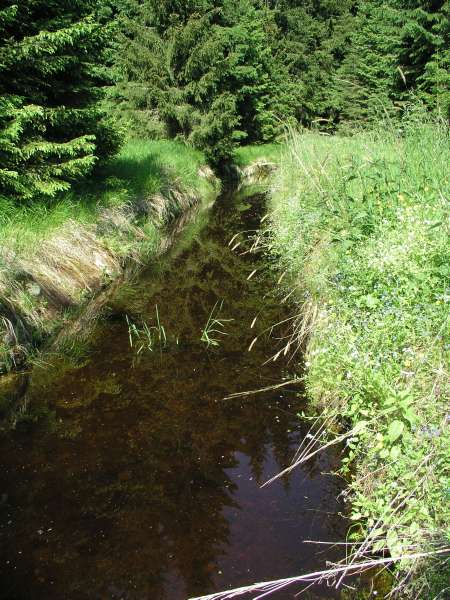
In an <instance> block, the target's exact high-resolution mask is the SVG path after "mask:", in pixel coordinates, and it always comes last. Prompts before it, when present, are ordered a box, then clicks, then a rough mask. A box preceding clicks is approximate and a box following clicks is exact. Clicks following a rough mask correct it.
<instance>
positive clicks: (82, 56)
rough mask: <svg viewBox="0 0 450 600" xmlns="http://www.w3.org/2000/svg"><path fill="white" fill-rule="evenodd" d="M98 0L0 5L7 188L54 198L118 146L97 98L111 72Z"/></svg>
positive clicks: (2, 178) (1, 145)
mask: <svg viewBox="0 0 450 600" xmlns="http://www.w3.org/2000/svg"><path fill="white" fill-rule="evenodd" d="M94 5H95V3H93V2H91V1H90V0H78V1H76V2H72V1H69V0H65V1H64V2H56V1H54V0H52V1H50V2H49V1H46V2H44V1H42V0H40V1H36V0H33V1H32V0H25V1H23V2H20V3H14V2H13V0H8V1H7V2H5V3H4V7H3V8H2V9H1V10H0V161H1V167H0V194H2V195H4V196H7V197H12V198H15V199H17V200H30V199H34V198H39V197H50V198H52V197H54V196H56V195H57V194H58V193H59V192H62V191H65V190H67V189H69V187H70V185H71V183H72V182H74V181H77V180H78V179H80V178H81V177H83V176H84V175H86V174H87V173H89V172H90V171H91V170H92V167H93V166H94V164H95V163H96V161H97V159H98V158H99V157H106V156H108V155H110V154H112V153H114V152H115V151H116V150H117V147H118V142H119V139H118V136H117V133H116V132H115V130H114V128H113V127H112V125H111V124H110V123H109V122H108V120H107V119H106V118H105V116H104V115H103V114H102V113H101V111H100V110H99V107H98V101H99V99H100V98H101V90H102V87H104V86H105V85H106V84H107V83H110V79H109V77H108V75H107V72H106V69H105V68H104V65H103V63H102V61H103V58H104V56H105V48H106V44H107V39H108V30H107V28H106V27H104V26H102V25H100V24H99V23H98V22H97V21H96V20H95V18H94V16H93V15H92V11H93V8H94Z"/></svg>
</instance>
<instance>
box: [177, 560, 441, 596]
mask: <svg viewBox="0 0 450 600" xmlns="http://www.w3.org/2000/svg"><path fill="white" fill-rule="evenodd" d="M449 552H450V548H441V549H439V550H434V551H432V552H418V553H414V554H404V555H402V556H398V557H394V558H378V559H372V560H366V561H363V562H360V563H358V564H353V565H351V566H350V567H349V566H348V565H344V566H334V567H333V568H331V569H324V570H322V571H315V572H313V573H308V574H306V575H298V576H295V577H289V578H286V579H277V580H274V581H263V582H260V583H254V584H251V585H247V586H244V587H240V588H236V589H234V590H228V591H225V592H218V593H214V594H208V595H206V596H198V597H195V598H190V599H189V600H231V598H237V597H238V596H242V595H244V594H251V593H257V594H258V596H254V597H253V600H261V598H265V597H267V596H270V595H271V594H273V593H275V592H277V591H279V590H282V589H284V588H286V587H288V586H291V585H293V584H295V583H321V582H323V581H326V582H327V583H328V582H330V581H333V580H335V579H336V576H337V575H340V574H341V573H342V572H344V571H345V572H347V573H348V572H349V571H351V574H352V575H357V574H360V573H362V572H364V571H366V570H372V569H376V568H377V567H381V566H386V565H387V566H389V565H392V564H394V563H396V562H400V561H406V560H409V561H415V560H420V559H421V558H426V557H429V556H437V555H442V554H448V553H449ZM260 592H263V593H262V594H260Z"/></svg>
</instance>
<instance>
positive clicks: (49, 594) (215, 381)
mask: <svg viewBox="0 0 450 600" xmlns="http://www.w3.org/2000/svg"><path fill="white" fill-rule="evenodd" d="M263 210H264V197H263V196H262V195H261V194H254V195H251V196H249V197H245V195H242V194H237V193H234V194H231V193H228V194H224V195H223V196H222V197H221V198H220V199H219V200H218V201H217V202H216V203H215V204H214V205H213V206H212V207H210V208H209V209H208V210H204V211H203V212H200V213H199V214H198V215H197V218H196V219H195V221H194V222H193V223H192V224H191V225H188V226H187V227H186V228H185V229H184V230H183V233H182V234H181V235H180V237H179V239H178V240H177V242H176V243H175V245H174V246H173V248H172V249H171V250H170V251H169V252H168V253H167V254H166V256H165V257H163V259H161V260H160V261H159V262H158V265H157V266H154V267H152V268H150V269H148V270H146V271H145V272H143V273H142V274H141V275H140V276H139V278H138V280H137V281H135V282H134V283H132V284H127V285H124V286H123V287H122V289H121V290H120V291H119V292H118V293H117V294H116V296H115V297H113V298H111V300H110V301H109V306H108V311H107V314H106V316H105V318H102V320H100V321H99V323H98V324H97V326H96V328H95V332H94V334H93V338H92V344H91V348H90V353H89V358H88V359H87V360H82V361H81V362H79V363H78V364H77V365H76V366H67V365H65V368H64V369H61V368H60V367H59V366H56V364H53V363H52V361H51V360H49V364H48V365H44V367H41V368H40V369H37V370H36V373H35V374H34V375H33V376H32V381H31V384H30V388H29V392H28V394H29V398H28V399H29V402H30V403H31V404H32V405H35V404H37V405H39V404H40V403H41V404H43V405H46V406H49V408H50V411H51V414H52V416H51V417H49V418H48V419H47V425H46V426H45V427H44V426H39V427H37V428H31V430H27V431H20V430H19V431H17V432H15V433H14V434H13V435H9V436H5V437H4V438H3V439H2V440H1V441H0V453H1V454H0V456H1V462H2V468H1V473H0V498H1V500H0V547H1V548H0V590H1V592H0V598H1V599H2V600H25V599H27V600H62V599H68V600H78V599H79V600H83V599H117V600H119V599H122V600H138V599H139V600H141V599H142V600H147V599H148V600H186V599H187V598H189V597H191V596H197V595H201V594H206V593H209V592H213V591H219V590H221V589H227V588H232V587H236V586H240V585H245V584H250V583H253V582H256V581H260V580H268V579H271V578H279V577H287V576H291V575H295V574H298V573H300V572H307V571H310V570H311V571H312V570H316V569H317V568H323V567H324V566H325V563H326V560H327V559H335V558H336V553H335V552H336V551H335V550H332V549H328V548H329V547H328V546H320V547H317V546H313V545H310V544H305V543H303V542H304V540H321V541H335V540H342V539H343V538H344V537H345V527H346V524H345V522H344V520H343V519H342V518H340V517H339V516H338V511H339V510H342V506H341V505H339V503H338V501H337V499H336V498H337V496H338V494H339V492H340V490H341V487H340V486H341V484H340V483H339V481H338V479H337V478H336V477H334V476H332V475H331V474H330V472H331V471H333V470H335V469H336V467H337V465H338V460H339V457H338V456H337V455H335V454H333V452H330V453H328V454H326V453H325V454H321V455H320V456H318V457H317V458H316V459H313V460H312V461H311V462H310V463H309V464H308V465H307V466H306V467H305V468H303V469H299V470H297V471H295V472H294V473H293V474H292V475H291V476H290V477H288V478H285V479H283V480H280V481H277V482H276V483H274V484H272V485H271V486H269V487H265V488H263V489H261V488H260V485H261V484H262V483H263V482H264V481H266V480H267V479H268V478H269V477H271V476H272V475H274V474H276V473H277V472H278V471H279V470H281V469H282V468H283V467H285V466H286V465H287V464H289V462H290V460H291V458H292V456H293V453H294V452H295V448H296V447H297V445H298V444H299V442H300V441H301V439H302V438H303V436H304V435H305V434H306V432H307V428H308V426H307V424H302V423H301V421H300V420H299V418H298V416H297V413H298V412H299V411H300V410H301V409H302V407H303V405H304V404H303V400H302V398H301V396H300V394H299V389H298V388H293V387H292V386H291V387H290V386H288V387H287V388H282V389H281V390H273V391H269V392H265V393H261V394H259V395H256V396H249V397H243V398H239V399H234V400H223V398H224V397H225V396H228V395H229V394H232V393H234V392H239V391H243V390H254V389H259V388H263V387H267V386H271V385H273V384H277V383H280V382H282V381H283V380H286V379H289V378H292V376H293V374H294V368H295V364H294V363H295V362H296V361H294V362H293V363H289V361H288V358H289V357H280V359H279V360H278V361H277V362H266V361H267V360H268V359H269V358H270V357H271V356H272V355H273V354H275V353H276V351H277V350H278V349H279V347H280V341H279V340H277V337H281V336H282V335H283V334H284V333H286V329H285V328H284V329H283V327H278V328H276V329H275V330H271V326H272V325H273V324H275V323H278V322H280V321H282V320H283V319H285V318H287V317H288V316H290V313H291V310H292V307H291V308H290V307H289V306H286V305H285V304H281V303H280V299H279V297H278V295H277V294H276V293H275V292H274V289H275V288H276V277H277V276H276V274H275V271H274V270H273V269H271V268H270V264H267V263H265V262H264V260H265V259H264V258H262V257H261V256H258V255H255V254H245V255H242V252H243V250H245V247H246V246H245V245H244V244H242V246H239V247H238V248H234V249H232V247H233V246H235V243H237V242H235V243H233V244H232V246H229V244H228V242H229V241H230V239H231V238H232V237H233V236H234V234H236V233H238V232H241V231H246V232H249V231H251V230H255V229H257V228H258V226H259V221H260V218H261V216H262V214H263V212H262V211H263ZM239 239H243V236H242V237H241V238H239ZM237 241H239V240H237ZM255 269H257V270H258V272H257V273H256V274H255V275H254V276H253V277H252V278H250V280H248V277H249V275H250V274H251V273H252V272H253V271H254V270H255ZM222 302H223V305H222V309H221V312H220V317H221V318H222V319H223V325H224V331H225V332H226V335H221V334H214V333H211V334H210V337H212V338H215V339H217V343H218V345H210V346H209V347H208V344H207V343H206V341H205V340H204V341H202V340H201V337H202V330H203V329H204V328H205V325H206V323H207V321H208V316H209V315H210V313H211V310H212V309H213V307H214V306H215V305H216V306H220V305H221V304H222ZM217 303H218V304H217ZM156 311H158V315H159V320H160V324H161V325H162V326H163V327H164V333H165V335H166V337H167V342H166V343H164V342H161V343H159V341H158V340H155V341H154V344H153V348H152V350H151V351H150V350H149V349H148V348H143V349H142V350H141V351H140V352H139V349H140V343H139V340H137V338H135V339H134V344H133V347H131V346H130V342H129V333H130V331H129V325H128V324H127V321H126V316H127V317H128V320H129V323H130V324H136V326H138V327H140V328H142V327H143V324H144V323H146V324H147V325H148V326H149V327H152V326H155V325H156ZM255 317H257V319H256V323H255V324H254V327H253V328H251V325H252V322H253V321H254V319H255ZM161 331H162V330H161V329H160V332H161ZM153 332H154V334H155V333H156V332H155V331H153ZM257 336H258V338H259V339H258V341H257V342H256V343H255V345H254V347H253V349H252V351H251V352H249V351H248V348H249V345H250V344H251V342H252V340H253V339H254V338H255V337H257ZM324 548H325V551H324ZM296 592H298V589H292V590H291V591H284V592H283V593H282V594H281V595H278V596H273V598H275V600H283V599H288V598H293V597H294V594H295V593H296ZM306 597H310V598H324V597H326V598H328V597H334V596H332V595H330V593H329V592H327V590H324V589H317V590H316V591H314V592H313V593H311V594H310V595H309V596H306Z"/></svg>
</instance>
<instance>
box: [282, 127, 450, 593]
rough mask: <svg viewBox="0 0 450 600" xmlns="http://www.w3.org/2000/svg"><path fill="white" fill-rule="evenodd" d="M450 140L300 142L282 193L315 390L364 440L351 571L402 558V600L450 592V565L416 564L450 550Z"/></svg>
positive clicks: (432, 133) (381, 137)
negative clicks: (360, 564)
mask: <svg viewBox="0 0 450 600" xmlns="http://www.w3.org/2000/svg"><path fill="white" fill-rule="evenodd" d="M449 142H450V139H449V130H448V128H447V127H446V126H445V125H439V124H426V123H425V124H423V123H417V122H408V123H405V124H404V126H403V127H402V131H401V132H395V131H392V130H391V129H389V127H382V128H380V131H377V132H373V133H366V134H361V135H356V136H355V137H352V138H337V137H336V138H334V137H333V138H332V137H323V136H318V135H314V134H306V135H300V134H298V135H294V136H293V137H292V139H291V141H290V145H289V148H288V151H287V152H286V155H285V157H284V159H283V160H282V165H281V168H280V169H279V171H277V173H276V174H275V179H274V182H273V186H272V195H271V209H272V221H271V225H270V229H271V231H270V240H271V248H272V251H273V252H274V253H275V254H276V255H277V257H278V259H279V261H280V262H281V264H282V266H283V268H285V269H286V270H287V271H288V272H289V273H290V275H291V281H293V282H294V284H295V286H296V287H297V292H298V298H299V299H300V300H299V314H300V315H303V321H302V322H301V323H300V321H299V323H298V328H297V333H298V334H299V335H300V334H303V335H307V336H308V341H307V352H306V360H307V363H306V365H307V375H306V377H307V379H306V381H307V389H308V392H309V394H310V397H311V398H312V400H313V405H314V406H315V407H316V408H317V409H319V410H320V411H323V415H324V416H326V417H330V419H333V420H334V422H335V423H340V424H341V425H342V424H344V426H345V427H346V429H347V430H352V429H353V431H354V432H355V433H354V435H352V437H350V438H349V439H348V440H347V450H348V452H347V455H346V458H344V461H343V467H342V473H343V474H344V475H345V476H346V477H348V478H349V480H350V486H349V498H350V500H351V507H352V508H351V516H350V518H351V528H350V534H349V538H350V541H354V542H364V543H363V544H361V543H360V544H355V546H354V548H353V549H352V553H351V554H350V552H349V562H350V561H352V560H355V561H358V560H359V561H361V560H362V559H365V558H367V557H368V556H375V557H380V558H381V557H383V556H392V557H393V558H395V559H398V558H399V557H402V556H403V557H405V558H404V560H402V561H401V562H399V563H398V564H399V565H400V568H397V571H396V572H397V583H398V586H399V589H400V591H399V595H400V596H401V597H407V596H408V594H409V592H411V593H412V594H413V597H416V598H423V599H425V598H434V597H444V596H445V594H446V592H444V591H443V590H445V589H447V593H448V588H447V587H446V586H448V585H449V576H448V572H449V569H448V563H447V564H446V563H445V560H446V559H448V556H445V555H436V556H433V557H431V558H424V559H420V560H419V559H418V560H412V561H410V560H408V559H407V555H411V554H414V553H418V552H419V553H424V552H435V551H438V550H440V549H443V548H448V547H449V546H450V529H449V524H450V480H449V469H448V466H449V463H448V459H449V455H450V436H449V425H450V415H449V404H448V398H449V394H448V392H449V379H448V365H449V360H448V359H449V350H450V345H449V344H450V339H449V300H450V292H449V287H448V286H449V275H450V267H449V265H450V262H449V258H450V256H449V254H450V252H449V250H450V247H449V242H448V240H449V237H448V234H449V197H450V171H449V165H450V144H449ZM413 592H414V593H413ZM439 593H440V594H441V595H437V594H439ZM442 594H443V595H442Z"/></svg>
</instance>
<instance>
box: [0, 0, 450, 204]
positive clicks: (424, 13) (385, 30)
mask: <svg viewBox="0 0 450 600" xmlns="http://www.w3.org/2000/svg"><path fill="white" fill-rule="evenodd" d="M449 86H450V3H449V2H448V1H431V0H430V1H426V2H419V1H415V0H386V1H380V0H364V1H362V0H360V1H354V0H343V1H337V0H324V1H316V0H278V1H275V0H272V1H271V0H189V1H188V2H185V1H183V2H180V1H175V0H174V1H167V2H163V3H162V2H159V1H157V0H145V1H141V0H121V1H119V0H118V1H117V2H114V1H112V0H103V1H102V2H94V1H93V0H49V1H47V0H46V1H45V2H44V1H43V0H24V1H22V2H20V3H16V2H14V0H6V1H3V2H2V6H1V9H0V94H1V96H0V193H1V194H2V196H3V197H4V198H5V197H6V198H9V199H12V200H14V201H30V200H32V199H38V198H41V199H44V198H52V197H55V196H57V195H58V194H60V193H61V192H62V191H64V190H67V189H68V188H69V187H70V185H71V183H73V182H74V181H77V180H78V179H80V178H83V177H84V176H86V175H87V174H88V173H90V172H91V170H92V169H93V168H94V166H95V165H96V164H98V162H99V161H102V160H104V159H105V158H107V157H108V156H111V155H113V154H114V153H115V152H116V151H117V149H118V147H119V145H120V141H121V139H123V137H124V136H133V135H134V136H145V137H147V138H148V137H170V138H182V139H184V140H186V141H188V142H189V143H191V144H192V145H194V146H195V147H197V148H199V149H202V150H204V151H205V152H206V154H207V156H208V159H209V160H210V162H211V164H213V165H218V164H220V163H222V162H223V161H226V160H228V159H229V158H230V156H231V155H232V152H233V150H234V149H235V148H236V146H238V145H241V144H248V143H260V142H267V141H272V140H276V139H277V138H279V136H280V135H282V134H283V131H284V129H285V128H286V126H287V125H289V124H300V125H302V126H307V127H309V126H314V127H318V128H322V129H326V130H328V131H335V130H339V129H341V130H342V129H344V128H346V129H348V128H349V127H350V128H354V127H358V126H359V125H361V124H367V122H371V121H374V120H376V119H379V118H380V117H382V116H389V117H391V118H393V119H395V118H397V117H399V116H400V115H401V113H402V112H403V111H405V110H408V107H410V106H411V104H412V103H413V104H414V103H422V104H423V105H425V107H426V108H427V109H428V110H429V111H434V112H437V113H439V114H440V115H442V116H443V117H445V118H448V117H449V114H450V92H449Z"/></svg>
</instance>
